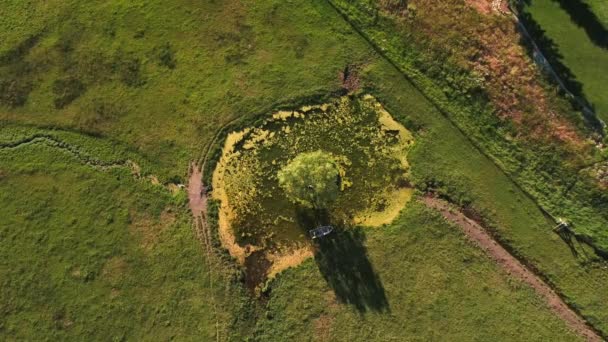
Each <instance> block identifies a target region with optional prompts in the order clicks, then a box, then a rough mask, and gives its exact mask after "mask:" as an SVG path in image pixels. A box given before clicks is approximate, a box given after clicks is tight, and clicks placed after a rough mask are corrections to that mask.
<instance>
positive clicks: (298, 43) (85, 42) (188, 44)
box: [0, 0, 369, 181]
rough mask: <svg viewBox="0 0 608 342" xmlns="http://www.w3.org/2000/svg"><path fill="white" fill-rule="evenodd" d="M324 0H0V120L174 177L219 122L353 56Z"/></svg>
mask: <svg viewBox="0 0 608 342" xmlns="http://www.w3.org/2000/svg"><path fill="white" fill-rule="evenodd" d="M294 7H299V8H300V9H299V10H294ZM327 9H328V8H327V5H326V4H324V3H323V2H320V1H316V2H313V3H312V4H309V5H306V6H299V5H296V4H289V3H285V2H283V1H263V2H248V1H244V2H242V1H237V0H230V1H222V2H209V1H205V2H196V1H172V2H165V1H152V2H151V1H130V2H124V1H110V2H106V1H88V2H82V1H52V2H45V3H38V2H29V3H27V2H26V3H24V2H22V1H9V2H8V3H4V4H3V6H2V9H1V10H0V11H2V18H3V19H2V21H1V23H0V25H3V27H2V29H1V31H2V32H3V34H2V36H3V39H2V42H0V89H2V93H3V94H2V96H0V106H2V108H3V109H4V110H2V111H1V112H0V120H3V119H4V120H11V121H18V122H21V123H32V124H37V125H52V126H61V127H70V128H73V129H78V130H84V131H86V132H91V133H95V134H100V135H104V136H108V137H111V138H113V139H115V140H119V141H122V142H125V143H127V144H129V145H130V146H132V147H133V148H136V149H137V150H138V151H140V152H141V154H143V155H144V156H145V157H147V158H149V159H153V160H154V161H155V162H156V163H157V164H158V165H159V166H160V167H162V170H161V171H160V172H159V177H160V178H161V180H163V181H166V180H168V179H172V178H179V177H183V176H185V170H186V169H185V168H184V167H183V165H185V164H187V163H188V161H189V159H191V158H192V157H193V156H194V155H195V154H197V153H200V151H201V149H202V147H203V146H204V145H205V144H206V143H208V142H209V141H210V140H211V138H212V137H213V135H214V133H215V130H216V129H217V128H218V127H219V126H220V125H222V124H223V123H226V122H228V121H230V120H231V119H234V118H237V117H243V116H251V115H255V114H258V113H260V112H263V111H266V110H270V108H271V107H272V106H273V105H274V104H275V103H277V102H288V101H290V100H294V99H296V98H301V97H305V96H309V95H311V94H317V93H319V92H323V93H327V92H330V91H332V90H334V89H336V88H337V87H338V86H339V81H338V73H339V72H340V71H341V70H343V69H344V67H345V66H346V65H347V64H348V63H355V62H363V60H365V58H366V56H367V55H368V52H369V51H368V50H366V48H365V44H364V43H363V42H361V41H360V40H359V39H358V38H357V36H356V35H354V34H353V33H352V32H351V31H350V30H349V28H348V25H347V24H346V23H344V22H342V21H339V20H332V19H328V18H327V15H328V11H327ZM329 13H331V12H329ZM330 18H331V17H330ZM334 18H335V17H334ZM319 61H323V62H322V63H319ZM197 157H198V156H197Z"/></svg>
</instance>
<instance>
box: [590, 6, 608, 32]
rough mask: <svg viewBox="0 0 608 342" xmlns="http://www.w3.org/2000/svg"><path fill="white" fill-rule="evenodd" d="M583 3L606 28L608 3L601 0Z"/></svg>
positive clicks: (607, 24)
mask: <svg viewBox="0 0 608 342" xmlns="http://www.w3.org/2000/svg"><path fill="white" fill-rule="evenodd" d="M585 3H586V4H587V5H589V7H590V8H591V10H592V11H593V13H595V15H597V17H598V18H599V20H600V21H601V22H602V24H603V25H604V27H608V3H606V1H602V0H586V1H585Z"/></svg>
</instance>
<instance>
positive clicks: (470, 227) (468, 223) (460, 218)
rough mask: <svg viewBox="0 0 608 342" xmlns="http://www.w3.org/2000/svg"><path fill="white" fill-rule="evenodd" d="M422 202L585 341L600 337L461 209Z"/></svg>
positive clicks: (434, 201)
mask: <svg viewBox="0 0 608 342" xmlns="http://www.w3.org/2000/svg"><path fill="white" fill-rule="evenodd" d="M422 202H423V203H424V204H425V205H426V206H428V207H430V208H433V209H436V210H438V211H439V212H440V213H441V214H442V215H443V217H444V218H445V219H446V220H448V221H450V222H452V223H455V224H456V225H458V226H459V227H460V228H461V229H462V231H463V232H464V233H465V234H466V236H467V237H468V238H469V239H470V240H472V241H473V242H475V243H476V244H477V245H478V246H479V247H481V249H483V250H484V251H485V252H486V253H487V254H488V255H489V256H490V257H491V258H492V259H494V261H496V262H497V263H498V264H499V265H500V266H501V267H502V268H503V269H504V270H505V271H506V272H507V273H508V274H510V275H511V276H514V277H516V278H518V279H519V280H521V281H523V282H524V283H526V284H528V285H530V286H531V287H532V288H533V289H534V290H535V291H536V293H538V295H539V296H541V297H542V298H543V299H544V300H545V301H546V303H547V305H548V306H549V307H550V308H551V310H553V312H555V314H556V315H558V316H559V317H560V318H561V319H563V320H564V321H565V322H566V324H567V325H568V326H569V327H570V328H571V329H572V330H573V331H575V332H576V333H578V334H579V335H581V336H582V337H584V338H585V339H587V340H588V341H602V338H601V337H600V336H599V335H598V334H597V333H596V332H595V331H594V330H593V329H591V328H590V327H589V326H588V325H587V323H586V322H585V321H584V320H583V319H582V318H580V317H579V316H578V315H577V314H576V313H575V312H574V311H573V310H572V309H570V307H568V305H566V303H565V302H564V301H563V300H562V299H561V297H560V296H559V295H558V294H557V293H555V291H553V289H551V287H549V285H547V284H546V283H545V282H544V281H543V280H542V279H541V278H540V277H538V276H537V275H536V274H534V273H533V272H532V271H530V270H529V269H528V268H527V267H526V266H524V265H523V264H522V263H521V262H519V260H517V259H516V258H515V257H514V256H512V255H511V254H510V253H509V252H508V251H507V250H506V249H504V248H503V247H502V246H501V245H499V244H498V243H497V242H496V241H495V240H494V239H493V238H492V237H491V236H490V234H488V233H487V232H486V231H485V229H484V228H483V227H482V226H480V225H479V224H478V223H477V222H475V221H473V220H471V219H469V218H467V217H466V216H465V215H464V214H462V213H461V212H460V211H456V210H455V209H454V208H453V207H452V206H451V205H450V204H449V203H448V202H446V201H443V200H440V199H438V198H434V197H424V198H422Z"/></svg>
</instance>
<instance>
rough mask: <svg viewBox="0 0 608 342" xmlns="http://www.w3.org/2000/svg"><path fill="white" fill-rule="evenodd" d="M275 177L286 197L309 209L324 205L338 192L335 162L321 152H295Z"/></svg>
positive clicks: (337, 173) (334, 197) (338, 179)
mask: <svg viewBox="0 0 608 342" xmlns="http://www.w3.org/2000/svg"><path fill="white" fill-rule="evenodd" d="M278 178H279V185H280V186H281V188H282V189H283V190H284V191H285V193H286V194H287V197H289V199H291V200H292V201H293V202H295V203H297V204H300V205H303V206H306V207H309V208H315V209H320V208H326V207H327V206H328V205H329V204H330V203H331V202H333V201H334V200H335V199H336V197H337V196H338V194H339V193H340V185H339V181H340V171H339V169H338V165H337V164H336V162H335V161H334V159H333V158H332V156H331V155H330V154H328V153H326V152H322V151H316V152H309V153H302V154H300V155H298V156H297V157H295V158H294V159H293V160H292V161H291V162H289V164H287V165H286V166H285V167H284V168H282V169H281V170H280V171H279V173H278Z"/></svg>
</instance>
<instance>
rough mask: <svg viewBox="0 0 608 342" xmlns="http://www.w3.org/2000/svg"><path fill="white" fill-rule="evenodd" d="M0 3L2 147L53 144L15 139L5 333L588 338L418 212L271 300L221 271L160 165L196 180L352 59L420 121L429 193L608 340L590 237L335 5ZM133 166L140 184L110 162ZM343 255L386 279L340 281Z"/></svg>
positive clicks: (0, 269) (276, 284)
mask: <svg viewBox="0 0 608 342" xmlns="http://www.w3.org/2000/svg"><path fill="white" fill-rule="evenodd" d="M0 14H1V15H2V18H3V19H2V20H0V25H2V26H0V29H1V30H0V31H1V32H3V38H5V39H2V40H0V86H1V87H4V88H3V89H4V90H6V89H9V90H10V93H7V92H3V96H2V97H1V98H0V144H2V145H4V144H6V143H7V142H12V141H17V140H23V139H26V138H28V137H32V135H33V134H38V135H44V136H45V138H44V139H42V140H40V141H36V142H35V143H31V144H25V145H23V146H21V147H18V148H6V147H3V148H1V149H0V205H1V206H2V207H3V208H4V209H3V210H2V211H1V212H0V234H1V235H0V237H1V239H0V241H1V242H0V254H1V255H2V262H0V279H1V280H0V281H1V284H2V289H1V290H0V298H1V301H0V303H1V304H0V305H2V306H1V307H0V309H1V311H0V312H2V315H1V317H2V318H1V320H0V336H2V337H3V339H6V340H11V339H12V340H23V339H29V340H35V339H44V338H49V339H87V340H90V339H96V338H99V339H110V338H114V339H117V340H121V339H126V340H142V339H143V340H146V339H159V338H160V339H170V338H171V337H173V338H175V339H177V340H190V339H192V340H200V339H213V338H214V336H216V334H217V331H218V329H217V328H216V320H218V318H219V320H218V321H219V322H220V328H219V331H220V335H221V336H220V339H222V340H224V339H227V340H230V339H232V340H243V339H244V337H245V336H251V335H253V337H252V339H253V340H284V339H285V337H286V336H290V337H293V338H294V339H297V340H310V339H313V338H317V337H318V339H321V340H322V339H324V338H325V339H335V340H340V339H342V340H370V339H371V340H389V339H391V338H393V339H402V338H407V339H412V340H415V339H438V338H440V337H442V336H445V335H448V334H450V335H452V336H455V337H457V338H460V339H477V340H484V339H500V338H502V339H508V338H509V337H512V338H518V337H522V336H525V337H529V338H528V339H529V340H548V339H550V340H560V339H564V340H571V339H573V338H574V336H571V335H569V334H568V333H567V332H566V331H565V326H564V324H563V322H560V321H557V319H556V318H555V317H554V316H553V315H552V314H551V313H550V311H549V310H548V309H547V308H546V307H544V306H543V305H542V303H541V302H540V301H539V299H538V298H537V297H536V296H535V295H534V294H533V293H532V292H531V290H530V289H529V288H527V287H525V286H523V285H521V284H520V283H518V282H517V281H514V280H512V279H510V278H509V276H508V275H505V274H503V273H502V272H501V271H500V270H499V269H497V267H496V266H495V265H493V264H492V263H491V262H490V261H489V260H488V259H487V258H486V257H484V256H483V254H482V253H481V252H480V251H479V250H478V249H476V248H474V247H472V246H471V245H470V244H468V243H467V242H466V241H465V239H464V237H463V236H462V235H461V234H459V233H457V232H456V230H455V229H454V228H453V227H450V226H449V225H447V224H446V223H445V222H443V221H441V220H439V219H438V218H437V216H436V215H434V214H432V213H430V212H428V211H426V210H423V209H422V208H420V207H419V206H417V205H414V206H412V207H409V208H408V209H407V210H406V211H405V212H404V213H403V215H402V216H401V217H400V218H399V219H398V220H397V221H396V222H395V223H394V224H392V225H390V227H385V228H379V229H376V230H373V231H369V232H364V233H362V234H352V236H350V237H349V236H345V237H344V239H341V240H340V241H342V240H343V241H345V242H346V243H350V245H347V246H346V247H344V248H343V249H342V250H343V251H344V250H346V252H348V253H354V254H351V255H354V258H353V260H352V261H351V260H350V259H349V258H348V257H347V256H348V255H349V254H343V255H339V254H338V255H334V257H335V258H334V259H331V258H330V259H327V258H325V259H324V258H323V256H319V258H317V260H310V261H308V262H306V263H305V264H304V265H302V266H301V267H299V268H296V269H292V270H289V271H287V272H286V273H284V274H282V275H280V276H279V277H278V278H277V279H276V280H275V281H273V282H271V283H270V284H268V289H269V292H268V293H269V297H268V298H262V300H260V301H256V302H255V303H252V302H250V300H252V299H250V298H248V297H247V296H246V295H243V291H244V290H243V289H242V286H241V283H240V282H238V281H237V280H235V278H236V279H239V278H242V277H241V276H240V275H239V274H238V272H232V268H231V267H232V266H230V267H225V265H222V266H223V267H220V268H221V269H226V271H225V272H226V273H228V274H225V275H222V274H223V273H218V272H217V269H218V268H216V266H213V265H211V266H209V267H208V266H207V265H209V264H208V263H207V262H206V260H207V259H205V257H204V255H203V253H202V252H201V250H200V246H199V243H198V241H197V240H196V238H195V235H194V233H193V231H192V228H191V226H190V218H189V212H188V211H187V210H186V208H185V202H184V200H185V194H184V193H183V192H182V193H179V194H177V195H175V196H174V195H172V194H171V193H170V192H169V191H168V190H166V188H164V187H162V186H160V185H153V184H151V183H150V182H149V181H148V180H147V178H146V176H150V175H156V176H158V178H159V179H160V180H161V182H163V183H165V182H184V178H185V175H186V173H187V168H188V162H189V161H190V160H193V159H197V158H199V157H200V154H201V153H202V151H203V147H204V146H205V145H206V144H208V143H209V142H210V141H211V140H212V139H213V137H214V135H215V132H216V131H217V130H218V129H219V128H220V127H221V126H222V125H223V124H225V123H227V122H229V121H231V120H233V119H234V118H243V120H244V121H247V120H249V121H253V120H255V119H258V118H259V117H260V116H261V115H268V114H270V113H272V110H273V109H274V108H276V107H277V106H278V105H280V104H283V105H287V106H292V107H295V108H297V107H299V106H300V105H302V104H306V103H315V102H318V101H322V100H323V99H321V98H322V97H323V96H328V94H331V93H334V92H336V91H339V90H340V88H341V81H340V79H339V73H340V71H342V70H344V68H345V66H346V65H349V64H357V65H358V66H359V67H360V77H361V85H362V87H363V88H364V89H365V90H369V91H370V92H371V93H372V95H374V96H375V97H376V98H377V99H378V100H379V101H380V102H381V103H382V104H383V105H384V106H385V107H386V109H387V110H388V111H389V112H391V114H392V115H393V116H394V117H395V118H396V119H397V120H398V121H400V122H402V123H404V125H405V126H406V127H407V128H408V129H410V130H412V131H413V132H415V141H416V144H415V146H414V147H413V149H412V151H411V152H410V154H409V155H408V160H409V161H410V163H411V167H412V176H413V178H414V180H415V183H416V184H415V185H417V186H418V187H419V189H421V190H423V189H425V187H427V186H432V187H434V188H435V189H436V190H438V191H439V192H440V193H441V194H443V195H445V196H447V197H450V198H451V199H452V200H453V201H454V202H456V203H458V204H466V205H470V206H472V207H474V208H475V209H477V210H478V211H479V212H481V213H482V215H483V216H484V218H485V219H486V220H487V222H488V224H489V225H490V226H491V228H492V229H493V230H494V231H495V233H496V235H497V236H498V237H499V238H500V239H501V240H502V241H503V242H505V243H506V244H507V245H508V246H509V247H511V248H512V249H513V250H514V253H515V254H517V255H518V256H520V257H522V258H525V260H527V261H528V262H529V263H530V264H532V265H533V266H534V267H535V268H537V269H538V270H539V271H540V272H541V273H542V274H543V275H544V276H545V277H546V278H547V279H548V280H549V281H550V282H551V283H552V284H553V285H554V286H555V287H556V289H557V290H558V291H559V292H560V293H563V294H564V297H565V298H566V300H567V301H568V302H569V303H571V304H572V305H573V306H574V307H576V308H577V309H578V310H580V311H581V312H582V314H583V315H584V316H585V317H586V318H587V319H588V320H589V322H590V323H592V324H593V325H594V326H595V327H597V328H598V329H600V330H602V331H604V332H607V331H608V323H607V322H608V298H606V296H605V295H604V294H605V293H607V292H608V273H607V271H606V269H605V263H603V262H601V261H599V260H597V259H596V258H594V257H593V255H592V254H591V253H592V252H591V251H589V250H588V249H585V248H584V247H582V249H581V247H577V248H579V251H580V252H581V253H582V251H583V250H584V251H586V252H587V253H590V255H589V257H588V258H587V257H585V256H583V255H579V256H578V257H576V256H574V255H573V254H572V253H571V250H570V248H569V247H568V245H567V244H566V243H564V242H563V241H561V240H560V239H559V238H558V237H557V235H555V234H553V233H551V227H552V222H550V221H548V220H547V219H546V218H545V217H544V216H543V214H542V212H541V211H540V210H539V209H538V208H537V207H536V206H535V204H534V202H533V201H531V200H530V199H529V198H528V197H526V196H525V195H524V194H523V193H522V192H521V190H519V188H517V187H516V186H515V185H514V183H513V182H511V181H510V180H509V178H507V177H506V176H505V175H504V174H503V173H502V172H501V171H500V170H499V169H498V168H497V167H496V166H495V165H494V164H493V163H492V161H491V160H490V159H488V158H486V157H485V156H484V155H483V154H482V153H480V151H479V150H478V149H476V148H475V147H474V146H473V144H472V143H471V141H470V140H469V139H467V137H465V136H464V135H463V134H462V133H461V131H459V130H458V129H457V128H456V127H455V126H454V125H452V124H451V123H450V122H449V121H448V120H447V119H446V118H445V117H444V116H442V115H441V114H440V113H439V112H438V111H437V109H436V108H435V107H433V106H432V105H431V104H430V103H429V102H428V101H427V100H426V99H425V98H424V97H423V96H422V95H421V94H420V93H419V92H418V91H417V90H416V89H415V88H414V87H413V86H412V85H411V84H410V83H409V82H408V81H407V80H406V79H405V78H404V77H403V74H401V73H400V72H399V71H398V70H396V69H395V68H394V67H393V66H392V65H391V64H389V63H388V62H387V61H386V60H385V59H383V58H382V57H380V56H379V55H378V54H376V53H375V52H374V50H373V49H372V48H371V47H370V46H369V45H368V43H367V42H366V41H365V40H364V39H362V38H361V37H360V36H359V35H358V34H357V33H356V32H355V31H354V30H353V29H352V28H351V27H350V25H349V24H348V23H346V22H345V21H344V20H343V19H342V17H341V16H340V15H339V14H338V13H337V12H336V11H334V9H333V8H332V7H331V6H330V5H329V3H328V2H326V1H321V0H314V1H292V2H285V1H270V0H269V1H255V2H253V1H236V0H231V1H221V2H220V1H208V2H194V1H186V0H184V1H170V2H160V1H154V2H150V1H131V2H124V1H118V0H114V1H107V2H102V1H90V2H77V1H46V2H44V3H40V2H21V1H9V2H8V3H7V4H6V6H4V5H3V6H2V9H0ZM32 37H33V38H32ZM6 94H8V95H6ZM237 126H238V125H237ZM41 127H47V128H48V127H51V128H61V129H47V128H41ZM235 127H236V126H235ZM62 129H65V130H69V132H65V131H64V130H62ZM81 132H85V133H86V135H83V134H81ZM48 136H50V137H51V139H50V140H49V138H48ZM473 138H475V137H473ZM58 141H62V142H64V144H58V143H57V142H58ZM221 143H222V142H221V141H218V142H217V146H221ZM57 145H59V146H57ZM66 146H71V147H73V148H72V149H71V150H70V149H69V148H68V149H66V148H65V147H66ZM217 146H215V148H216V149H217ZM74 151H76V153H74ZM126 160H132V161H135V162H136V163H137V164H138V165H139V166H141V169H142V172H141V173H142V177H140V178H137V177H134V176H133V175H132V170H130V169H129V168H127V167H118V168H111V167H109V166H108V165H110V164H114V163H119V164H121V165H123V163H124V162H125V161H126ZM83 162H84V164H83ZM89 164H92V165H89ZM212 164H213V163H211V165H212ZM104 165H105V166H104ZM207 176H209V175H207ZM365 236H367V240H365V239H364V237H365ZM364 240H365V241H364ZM330 251H331V250H330ZM338 251H339V249H338ZM218 252H219V251H218ZM328 256H329V257H331V256H332V255H331V253H330V254H329V255H328ZM340 258H344V260H345V263H344V265H339V264H336V263H337V262H338V261H339V260H340ZM331 265H334V266H336V267H338V269H339V270H341V271H344V272H345V273H348V271H349V270H352V268H359V267H363V269H364V270H366V272H367V275H371V276H372V277H371V278H366V279H363V280H361V279H351V278H348V277H347V278H346V281H347V283H346V284H347V285H349V284H350V285H352V286H348V287H347V288H344V287H342V288H340V287H339V286H340V284H341V283H340V281H339V280H336V279H332V278H331V275H329V276H328V274H330V272H329V271H328V266H331ZM340 267H342V268H341V269H340ZM210 274H215V275H216V276H217V278H215V279H216V282H215V284H216V287H210V285H209V276H210ZM224 276H225V278H223V277H224ZM370 279H371V283H370V282H369V281H370ZM360 281H363V283H360ZM369 284H371V285H369ZM367 285H369V286H371V287H370V288H368V289H366V288H365V286H367ZM362 286H363V287H362ZM332 289H333V290H334V293H335V296H336V300H334V299H333V296H332V294H331V293H332V291H331V290H332ZM368 290H369V291H368ZM349 291H354V292H349ZM357 291H361V292H357ZM370 294H371V295H372V297H371V299H370V297H369V295H370ZM210 298H216V304H217V306H214V305H213V303H212V301H211V300H210ZM343 302H345V303H346V304H344V303H343ZM214 308H215V309H214ZM363 310H365V311H366V313H364V314H362V313H361V312H362V311H363ZM376 328H377V329H376ZM229 333H231V335H229Z"/></svg>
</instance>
